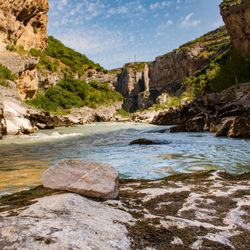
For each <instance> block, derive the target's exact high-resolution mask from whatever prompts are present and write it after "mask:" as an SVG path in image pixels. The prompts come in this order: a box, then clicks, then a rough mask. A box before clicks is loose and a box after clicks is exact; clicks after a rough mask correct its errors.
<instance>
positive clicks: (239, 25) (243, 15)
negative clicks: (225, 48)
mask: <svg viewBox="0 0 250 250" xmlns="http://www.w3.org/2000/svg"><path fill="white" fill-rule="evenodd" d="M220 8H221V15H222V17H223V20H224V22H225V24H226V28H227V30H228V32H229V34H230V37H231V40H232V42H233V45H234V47H235V48H236V50H237V51H238V52H240V53H241V54H243V55H245V54H249V53H250V1H249V0H240V1H238V2H235V1H224V2H223V3H222V4H221V6H220Z"/></svg>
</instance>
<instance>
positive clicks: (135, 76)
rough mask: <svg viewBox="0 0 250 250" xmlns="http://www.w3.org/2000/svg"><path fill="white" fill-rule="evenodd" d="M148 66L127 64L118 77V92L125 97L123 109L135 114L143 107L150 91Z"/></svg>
mask: <svg viewBox="0 0 250 250" xmlns="http://www.w3.org/2000/svg"><path fill="white" fill-rule="evenodd" d="M148 83H149V79H148V64H147V63H128V64H125V65H124V67H123V69H122V72H121V74H120V75H119V76H118V83H117V87H116V89H117V91H118V92H120V93H122V95H123V96H124V97H125V101H124V104H123V108H124V109H125V110H127V111H130V112H134V111H136V110H137V109H138V107H141V105H142V104H141V103H143V100H144V95H146V94H147V93H148V91H149V84H148Z"/></svg>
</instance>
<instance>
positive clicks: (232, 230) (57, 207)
mask: <svg viewBox="0 0 250 250" xmlns="http://www.w3.org/2000/svg"><path fill="white" fill-rule="evenodd" d="M249 184H250V175H249V174H243V175H238V176H233V175H229V174H226V173H225V172H220V171H216V172H214V171H212V172H200V173H196V174H181V175H174V176H171V177H167V178H164V179H160V180H157V181H145V180H144V181H143V180H121V181H120V187H119V193H120V195H119V198H118V199H117V200H113V201H112V200H110V201H105V202H103V201H97V200H93V199H87V198H84V197H82V196H79V195H76V194H70V193H64V192H57V191H51V190H48V189H44V188H42V187H37V188H35V189H32V190H30V191H24V192H21V193H16V194H13V195H10V196H4V197H2V198H0V211H1V213H0V216H1V220H0V225H1V226H0V246H1V247H2V249H12V248H22V249H31V248H33V249H34V248H36V249H58V248H63V249H65V248H67V249H68V248H72V249H77V248H80V249H83V248H84V249H93V248H95V249H124V250H127V249H166V248H167V249H247V248H248V246H249V240H248V239H249V230H250V227H249V220H250V213H249V209H250V199H249V197H250V193H249ZM83 208H84V209H83ZM76 222H77V225H76Z"/></svg>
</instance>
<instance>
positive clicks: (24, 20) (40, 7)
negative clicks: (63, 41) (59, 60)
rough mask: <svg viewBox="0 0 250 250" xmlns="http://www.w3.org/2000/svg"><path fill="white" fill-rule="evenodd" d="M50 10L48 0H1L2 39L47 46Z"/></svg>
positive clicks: (0, 39) (19, 43)
mask: <svg viewBox="0 0 250 250" xmlns="http://www.w3.org/2000/svg"><path fill="white" fill-rule="evenodd" d="M48 10H49V5H48V0H0V41H2V42H5V43H13V44H18V45H22V46H24V47H25V48H27V49H30V48H45V47H46V46H47V39H48V37H47V21H48V15H47V13H48Z"/></svg>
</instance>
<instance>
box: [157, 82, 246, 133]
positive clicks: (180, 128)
mask: <svg viewBox="0 0 250 250" xmlns="http://www.w3.org/2000/svg"><path fill="white" fill-rule="evenodd" d="M152 123H153V124H156V125H173V126H174V127H172V128H170V132H203V131H210V132H212V133H215V135H216V136H230V137H236V138H249V137H250V83H244V84H241V85H240V86H239V88H238V87H235V86H233V87H230V88H229V89H226V90H224V91H222V92H220V93H211V94H207V95H205V96H203V97H202V98H197V99H196V100H194V101H193V102H192V103H189V104H187V105H184V106H181V107H179V108H177V109H169V110H167V111H165V112H160V113H159V114H158V115H156V116H155V117H154V119H153V121H152Z"/></svg>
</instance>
